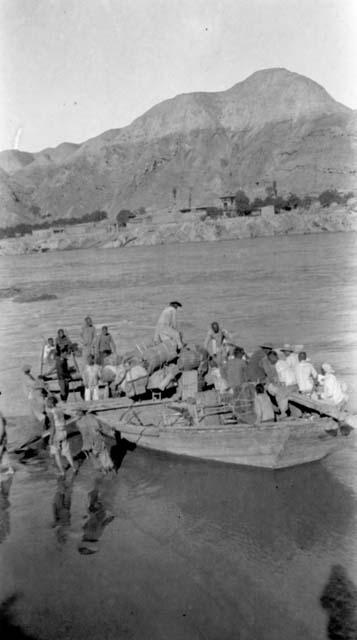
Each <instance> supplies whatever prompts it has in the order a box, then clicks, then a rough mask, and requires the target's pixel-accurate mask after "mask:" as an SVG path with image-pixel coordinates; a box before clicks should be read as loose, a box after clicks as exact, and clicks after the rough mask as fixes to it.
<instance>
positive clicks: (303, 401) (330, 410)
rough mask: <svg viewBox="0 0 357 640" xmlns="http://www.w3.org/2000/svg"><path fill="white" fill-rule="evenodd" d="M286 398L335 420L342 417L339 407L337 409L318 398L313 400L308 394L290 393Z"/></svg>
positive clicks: (342, 413)
mask: <svg viewBox="0 0 357 640" xmlns="http://www.w3.org/2000/svg"><path fill="white" fill-rule="evenodd" d="M288 400H290V401H291V402H295V403H296V404H299V405H301V406H302V407H306V409H313V410H314V411H317V412H318V413H320V414H323V415H325V416H330V417H331V418H335V420H343V419H344V412H343V411H340V409H337V407H334V406H331V405H329V404H326V403H324V402H320V401H319V400H313V399H312V398H309V397H308V396H305V395H303V394H300V393H290V394H289V397H288Z"/></svg>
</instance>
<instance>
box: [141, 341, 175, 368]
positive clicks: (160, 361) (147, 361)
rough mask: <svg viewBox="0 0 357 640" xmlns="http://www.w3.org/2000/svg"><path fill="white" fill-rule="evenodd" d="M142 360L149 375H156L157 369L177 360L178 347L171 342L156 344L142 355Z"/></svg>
mask: <svg viewBox="0 0 357 640" xmlns="http://www.w3.org/2000/svg"><path fill="white" fill-rule="evenodd" d="M141 357H142V360H143V363H144V366H145V369H146V370H147V372H148V374H149V375H150V374H151V373H154V371H156V370H157V369H160V368H161V367H162V366H163V365H164V364H166V363H168V362H172V360H174V359H175V358H177V348H176V345H175V344H174V343H173V342H172V341H171V340H165V341H164V342H160V343H159V344H155V345H153V346H152V347H148V348H147V349H146V350H145V351H144V352H143V353H142V356H141Z"/></svg>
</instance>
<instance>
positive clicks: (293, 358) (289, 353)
mask: <svg viewBox="0 0 357 640" xmlns="http://www.w3.org/2000/svg"><path fill="white" fill-rule="evenodd" d="M278 351H279V358H280V354H281V356H282V357H281V359H282V360H285V362H287V364H288V365H289V367H290V368H291V369H294V367H295V365H296V364H297V363H298V356H297V353H295V352H294V347H293V346H292V345H290V344H284V345H283V346H282V347H280V349H278Z"/></svg>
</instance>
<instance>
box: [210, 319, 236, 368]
mask: <svg viewBox="0 0 357 640" xmlns="http://www.w3.org/2000/svg"><path fill="white" fill-rule="evenodd" d="M230 341H231V336H230V335H229V333H228V331H226V330H225V329H222V328H221V327H220V326H219V324H218V322H216V321H214V322H212V324H211V326H210V328H209V329H208V332H207V335H206V338H205V341H204V347H205V349H206V350H207V351H208V353H209V355H210V356H212V357H213V358H216V360H217V362H218V363H221V362H222V361H223V360H224V359H225V355H226V348H227V344H228V343H229V342H230Z"/></svg>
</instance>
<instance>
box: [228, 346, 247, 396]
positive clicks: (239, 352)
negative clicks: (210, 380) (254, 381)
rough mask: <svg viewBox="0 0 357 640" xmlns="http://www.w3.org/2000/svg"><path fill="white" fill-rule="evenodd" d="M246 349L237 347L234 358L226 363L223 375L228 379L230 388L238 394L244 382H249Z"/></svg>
mask: <svg viewBox="0 0 357 640" xmlns="http://www.w3.org/2000/svg"><path fill="white" fill-rule="evenodd" d="M243 356H244V349H242V347H238V346H237V347H235V348H234V351H233V358H231V359H229V360H228V362H227V364H226V365H224V367H223V368H222V369H223V377H224V378H225V379H226V380H227V384H228V388H229V389H231V390H232V392H233V395H236V394H237V393H238V391H239V389H240V388H241V386H242V384H243V383H244V382H247V363H246V362H245V361H244V360H243Z"/></svg>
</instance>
